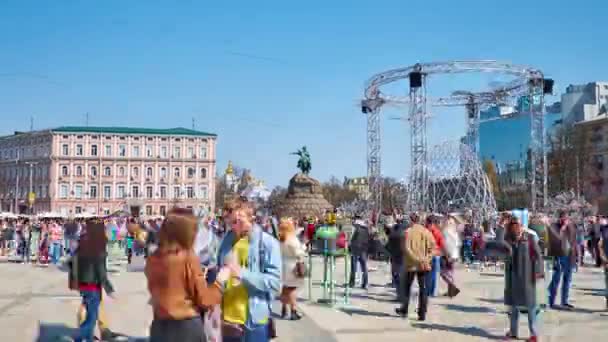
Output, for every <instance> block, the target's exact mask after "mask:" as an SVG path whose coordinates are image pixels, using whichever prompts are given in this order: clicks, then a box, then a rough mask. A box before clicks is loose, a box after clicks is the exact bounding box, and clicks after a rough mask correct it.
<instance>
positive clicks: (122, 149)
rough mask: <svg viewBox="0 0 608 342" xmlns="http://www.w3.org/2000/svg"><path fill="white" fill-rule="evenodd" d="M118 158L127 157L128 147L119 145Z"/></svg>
mask: <svg viewBox="0 0 608 342" xmlns="http://www.w3.org/2000/svg"><path fill="white" fill-rule="evenodd" d="M118 156H119V157H126V156H127V146H126V145H118Z"/></svg>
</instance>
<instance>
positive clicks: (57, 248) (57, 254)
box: [51, 242, 61, 265]
mask: <svg viewBox="0 0 608 342" xmlns="http://www.w3.org/2000/svg"><path fill="white" fill-rule="evenodd" d="M60 258H61V243H59V242H53V243H52V244H51V261H52V263H53V264H55V265H56V264H57V263H59V259H60Z"/></svg>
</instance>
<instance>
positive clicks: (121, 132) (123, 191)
mask: <svg viewBox="0 0 608 342" xmlns="http://www.w3.org/2000/svg"><path fill="white" fill-rule="evenodd" d="M216 138H217V136H216V135H215V134H211V133H206V132H201V131H196V130H191V129H186V128H171V129H147V128H127V127H59V128H56V129H49V130H42V131H34V132H15V134H13V135H10V136H5V137H1V138H0V206H1V208H0V209H1V210H3V211H13V212H21V213H25V212H28V211H29V210H30V208H29V204H30V203H31V202H30V201H28V199H30V198H33V197H35V200H34V201H33V205H32V208H31V209H32V211H33V212H34V213H36V212H46V211H52V212H58V213H61V214H63V215H71V214H78V213H90V214H96V215H104V214H109V213H111V212H114V211H116V210H122V209H127V208H131V210H132V209H133V208H137V209H139V210H140V213H141V214H144V215H165V214H166V212H167V211H168V210H169V209H170V208H171V207H173V206H176V205H178V206H183V207H191V208H193V209H211V210H213V206H214V203H215V199H214V195H215V174H216V170H215V168H216ZM31 193H33V195H32V194H31Z"/></svg>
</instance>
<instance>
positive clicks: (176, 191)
mask: <svg viewBox="0 0 608 342" xmlns="http://www.w3.org/2000/svg"><path fill="white" fill-rule="evenodd" d="M180 192H181V191H180V190H179V186H174V187H173V197H174V198H179V196H180Z"/></svg>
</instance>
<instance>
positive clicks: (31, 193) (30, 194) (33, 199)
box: [25, 162, 38, 215]
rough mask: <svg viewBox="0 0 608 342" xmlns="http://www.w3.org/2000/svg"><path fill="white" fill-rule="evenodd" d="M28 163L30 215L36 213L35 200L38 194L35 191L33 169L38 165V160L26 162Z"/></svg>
mask: <svg viewBox="0 0 608 342" xmlns="http://www.w3.org/2000/svg"><path fill="white" fill-rule="evenodd" d="M25 164H26V165H29V167H30V192H29V194H28V196H27V199H28V204H29V207H30V215H31V214H33V213H34V201H35V200H36V194H35V193H34V182H33V174H32V171H33V169H34V165H38V162H26V163H25Z"/></svg>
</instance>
